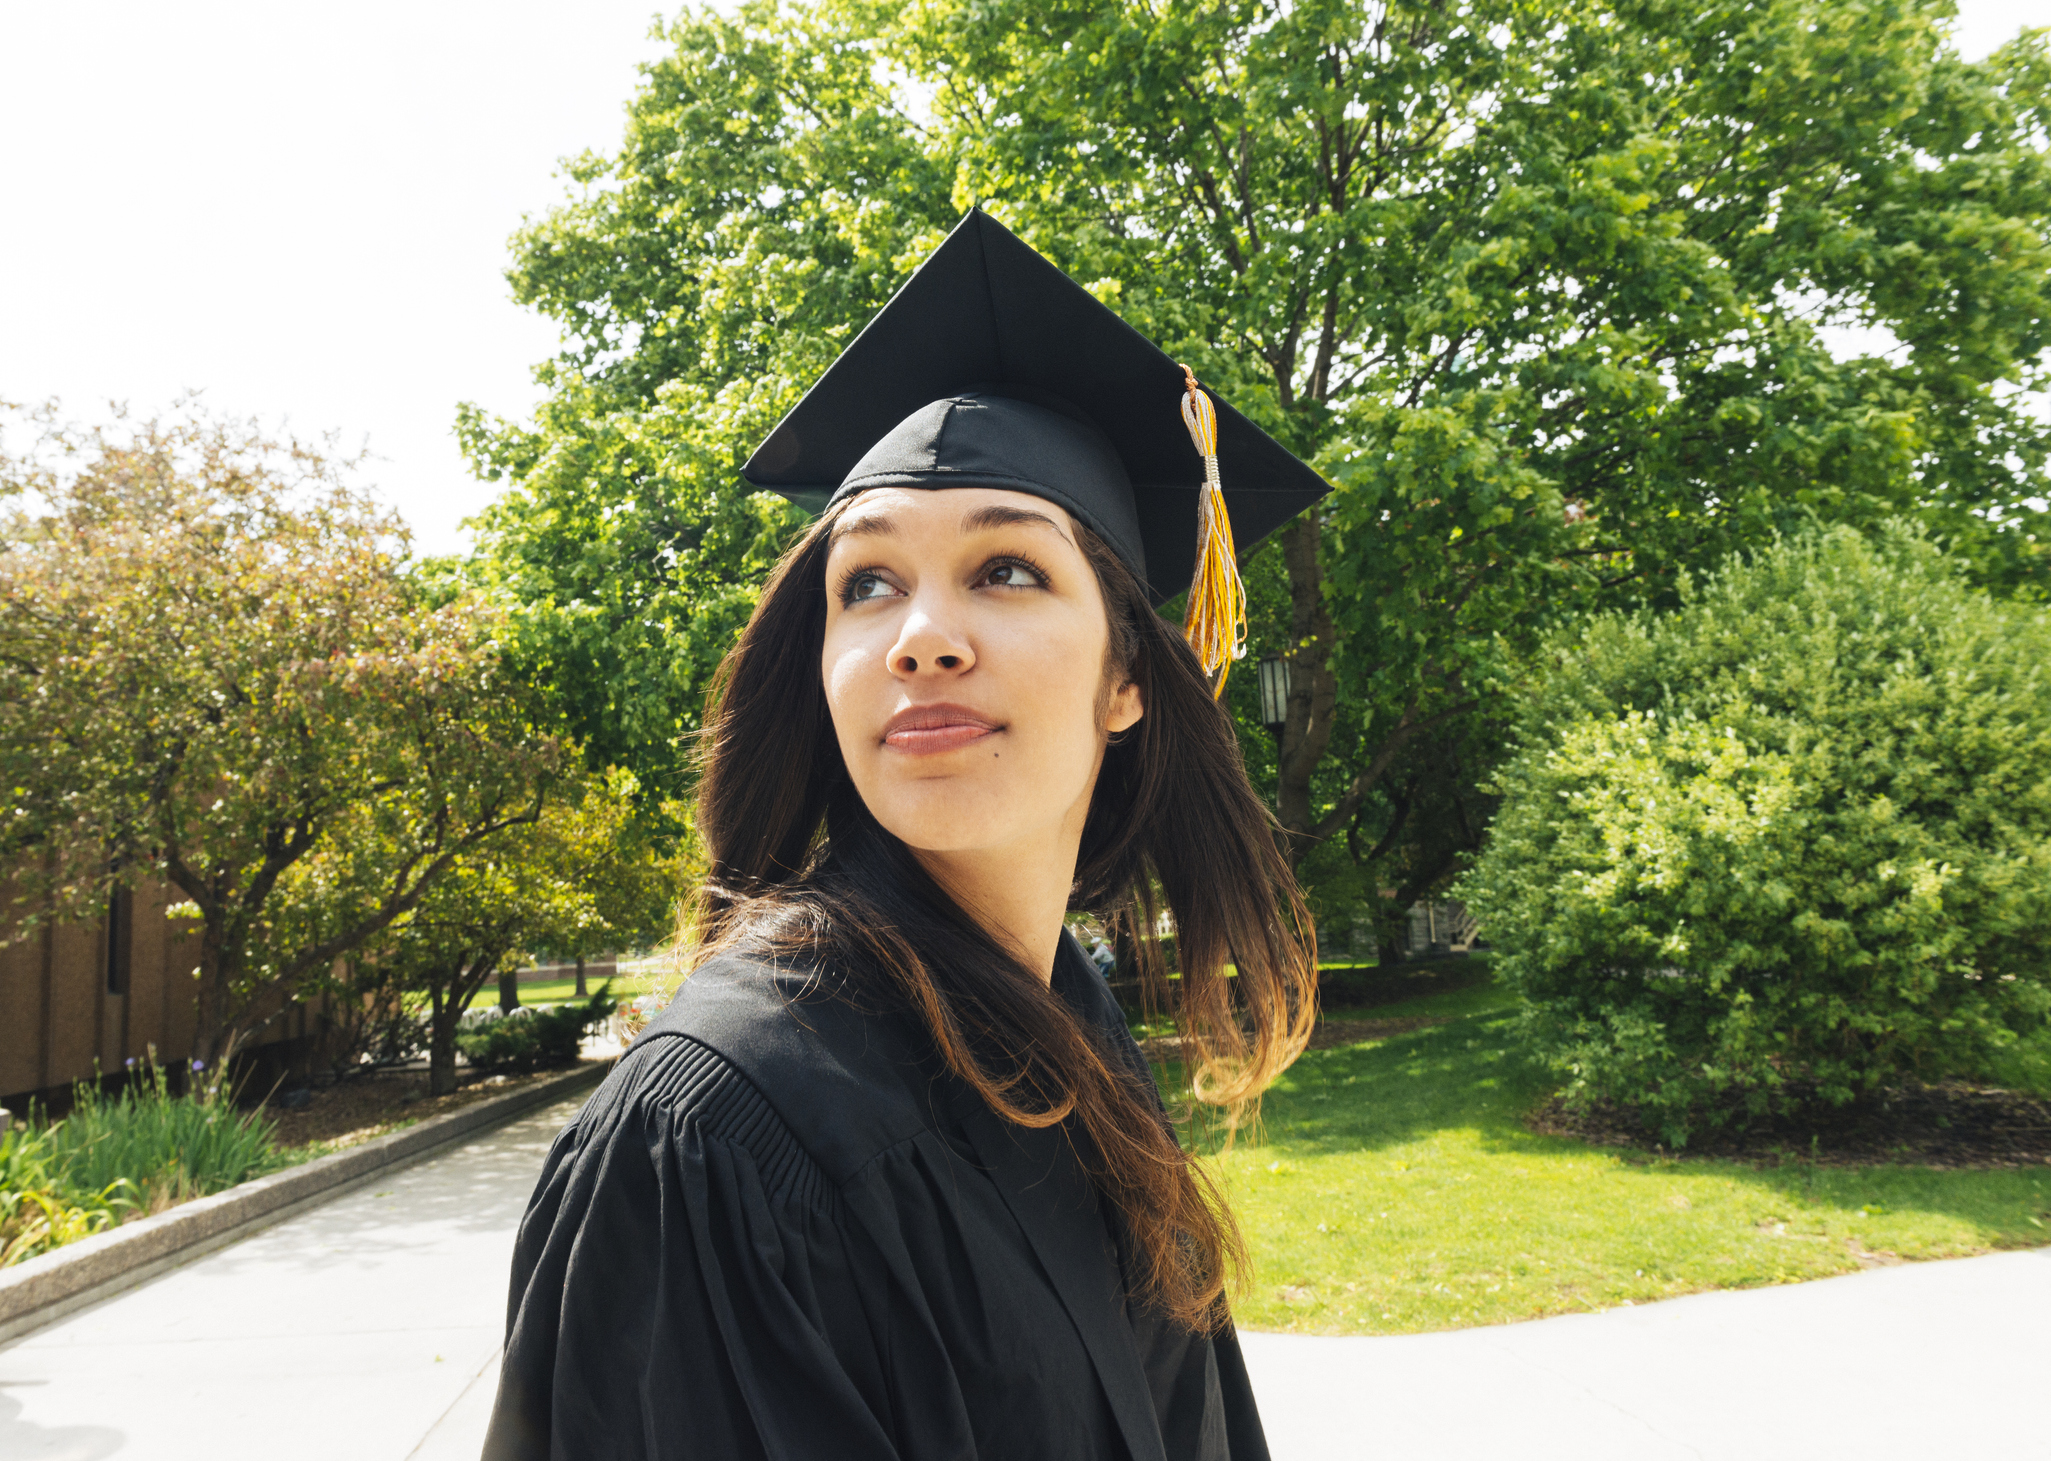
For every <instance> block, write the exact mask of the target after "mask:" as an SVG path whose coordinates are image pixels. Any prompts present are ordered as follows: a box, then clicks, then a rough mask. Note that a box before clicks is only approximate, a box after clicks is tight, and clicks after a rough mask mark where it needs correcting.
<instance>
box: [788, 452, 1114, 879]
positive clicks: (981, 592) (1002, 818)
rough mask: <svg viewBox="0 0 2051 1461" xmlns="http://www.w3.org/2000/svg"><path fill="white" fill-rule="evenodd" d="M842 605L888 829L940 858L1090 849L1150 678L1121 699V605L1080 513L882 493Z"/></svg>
mask: <svg viewBox="0 0 2051 1461" xmlns="http://www.w3.org/2000/svg"><path fill="white" fill-rule="evenodd" d="M826 602H827V608H826V645H825V651H824V653H823V655H822V657H821V658H822V663H821V666H820V669H821V673H822V674H823V675H824V676H825V682H826V699H827V703H828V705H829V706H830V707H831V708H832V712H833V729H834V733H835V735H836V736H837V737H838V739H839V741H840V752H841V755H842V756H843V757H844V758H845V759H846V762H847V768H848V773H849V774H850V775H851V776H852V777H853V778H854V783H855V789H856V790H857V791H858V792H859V793H860V794H861V798H862V800H863V802H864V803H866V804H867V805H868V808H869V810H870V812H871V813H872V814H873V815H874V816H875V818H876V820H877V821H878V822H880V823H882V825H883V826H884V827H885V828H886V829H887V830H888V831H890V832H891V833H892V834H893V835H895V836H897V837H898V838H900V839H902V840H903V841H904V842H905V843H907V844H908V845H910V846H911V847H914V848H918V849H920V850H922V851H927V852H935V853H969V852H979V851H998V850H1002V849H1006V848H1018V849H1019V850H1020V851H1021V852H1024V851H1025V848H1026V845H1027V844H1030V843H1032V842H1034V841H1037V840H1039V839H1044V838H1047V837H1056V838H1067V839H1070V840H1078V839H1080V837H1081V835H1082V826H1083V820H1084V818H1085V817H1086V816H1087V814H1088V811H1089V799H1090V793H1091V791H1092V789H1093V788H1094V787H1095V785H1096V778H1097V769H1098V767H1099V766H1100V765H1101V764H1102V761H1103V754H1104V737H1105V735H1106V734H1107V733H1109V732H1116V731H1121V730H1124V729H1125V728H1126V727H1127V726H1130V725H1132V724H1133V723H1134V722H1135V721H1137V720H1138V719H1139V717H1140V710H1141V707H1140V704H1139V691H1138V689H1137V687H1135V686H1133V685H1130V684H1127V685H1124V686H1122V687H1118V688H1114V689H1113V690H1112V692H1111V693H1110V694H1109V695H1108V696H1107V695H1105V694H1104V651H1105V647H1106V645H1107V644H1108V642H1109V630H1108V627H1107V624H1106V620H1105V610H1104V601H1103V596H1102V594H1101V593H1100V592H1099V590H1098V588H1097V577H1096V574H1095V573H1094V572H1093V571H1092V570H1091V568H1090V565H1089V562H1088V560H1087V559H1086V558H1084V556H1083V553H1082V549H1081V548H1080V547H1079V546H1078V545H1077V542H1076V528H1075V521H1074V519H1073V518H1071V517H1070V516H1069V515H1068V513H1067V512H1066V511H1064V510H1063V509H1062V508H1060V507H1057V506H1056V505H1054V504H1053V503H1051V502H1047V501H1045V500H1043V499H1041V498H1038V497H1030V496H1027V495H1026V494H1024V493H1022V492H1002V491H998V490H995V489H992V488H980V487H961V488H951V489H948V490H945V491H922V490H918V489H910V488H895V487H889V488H881V487H879V488H875V489H872V490H870V491H868V492H864V493H863V494H862V495H861V496H860V497H858V498H856V499H855V501H854V503H853V504H852V505H851V506H850V507H849V508H848V510H847V511H846V512H845V513H844V514H843V515H842V516H841V518H840V521H839V523H838V524H837V525H836V526H835V528H834V534H833V542H832V546H831V548H830V549H829V550H828V554H827V559H826ZM1070 855H1071V856H1072V855H1073V850H1072V848H1071V851H1070Z"/></svg>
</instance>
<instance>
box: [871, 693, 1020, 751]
mask: <svg viewBox="0 0 2051 1461" xmlns="http://www.w3.org/2000/svg"><path fill="white" fill-rule="evenodd" d="M1002 729H1004V727H1003V726H1001V725H998V724H997V723H996V722H995V721H993V720H990V719H988V718H987V717H985V716H981V715H978V714H976V712H975V711H973V710H970V709H968V708H967V707H965V706H960V705H915V706H912V707H910V708H909V709H906V710H900V711H898V713H897V714H895V715H893V716H891V717H890V723H889V724H888V725H886V726H885V727H884V728H883V744H884V745H886V746H888V747H890V749H891V750H893V751H904V752H908V753H909V754H911V755H914V756H931V755H935V754H937V753H938V752H941V751H958V750H960V749H961V748H962V747H963V746H968V745H973V744H975V743H976V742H977V741H980V740H982V739H983V738H984V737H985V736H994V735H996V734H997V732H998V731H1000V730H1002Z"/></svg>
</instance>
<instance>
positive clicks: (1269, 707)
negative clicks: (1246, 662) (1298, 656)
mask: <svg viewBox="0 0 2051 1461" xmlns="http://www.w3.org/2000/svg"><path fill="white" fill-rule="evenodd" d="M1260 677H1261V724H1262V725H1264V726H1266V727H1267V728H1268V729H1269V730H1270V731H1272V732H1273V733H1274V734H1276V735H1278V736H1279V735H1280V734H1282V723H1283V722H1284V721H1286V720H1288V719H1289V661H1287V660H1285V659H1264V660H1262V661H1261V664H1260Z"/></svg>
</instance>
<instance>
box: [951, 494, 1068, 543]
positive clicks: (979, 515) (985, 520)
mask: <svg viewBox="0 0 2051 1461" xmlns="http://www.w3.org/2000/svg"><path fill="white" fill-rule="evenodd" d="M1034 523H1041V524H1044V525H1045V526H1047V527H1050V528H1052V529H1053V530H1054V531H1055V532H1057V533H1059V534H1061V537H1062V540H1063V541H1064V542H1066V543H1068V544H1069V546H1071V547H1073V546H1074V544H1075V540H1074V539H1073V538H1070V537H1069V536H1068V530H1067V529H1066V528H1064V527H1062V526H1061V524H1060V523H1058V522H1056V521H1054V519H1053V518H1051V517H1049V516H1047V514H1046V513H1044V512H1034V511H1032V510H1031V509H1030V508H1024V507H1005V506H1003V505H1001V504H999V503H991V504H990V505H989V506H987V507H979V508H976V509H975V510H974V511H973V512H970V513H968V514H966V515H965V516H964V517H963V518H962V520H961V530H962V531H963V532H964V533H976V532H982V531H984V530H985V529H987V528H1012V527H1029V526H1031V525H1032V524H1034Z"/></svg>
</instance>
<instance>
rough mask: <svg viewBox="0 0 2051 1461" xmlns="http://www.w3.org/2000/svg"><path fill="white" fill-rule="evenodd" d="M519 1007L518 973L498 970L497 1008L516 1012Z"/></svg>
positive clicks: (509, 970) (510, 970)
mask: <svg viewBox="0 0 2051 1461" xmlns="http://www.w3.org/2000/svg"><path fill="white" fill-rule="evenodd" d="M519 1007H520V971H519V970H517V969H501V970H499V1008H500V1009H502V1010H516V1009H518V1008H519Z"/></svg>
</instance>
